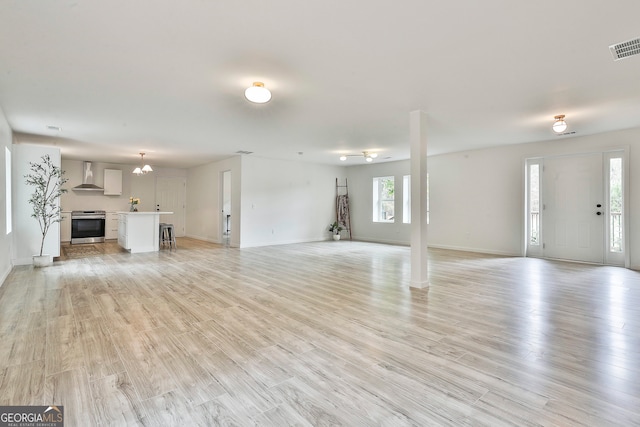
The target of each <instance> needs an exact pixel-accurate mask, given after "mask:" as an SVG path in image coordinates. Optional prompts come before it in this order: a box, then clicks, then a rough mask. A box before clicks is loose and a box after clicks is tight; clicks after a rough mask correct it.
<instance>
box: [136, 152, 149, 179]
mask: <svg viewBox="0 0 640 427" xmlns="http://www.w3.org/2000/svg"><path fill="white" fill-rule="evenodd" d="M147 172H153V169H151V166H149V165H145V164H144V153H140V167H137V168H135V169H134V170H133V173H134V174H136V175H138V176H139V175H144V174H145V173H147Z"/></svg>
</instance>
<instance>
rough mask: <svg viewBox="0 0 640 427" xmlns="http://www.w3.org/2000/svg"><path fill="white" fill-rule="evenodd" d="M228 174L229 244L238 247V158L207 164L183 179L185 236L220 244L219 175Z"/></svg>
mask: <svg viewBox="0 0 640 427" xmlns="http://www.w3.org/2000/svg"><path fill="white" fill-rule="evenodd" d="M225 171H230V173H231V183H230V193H231V206H230V214H231V236H230V242H229V244H230V245H231V246H233V247H239V246H240V233H241V230H240V221H235V220H234V219H235V218H239V217H240V215H241V211H240V209H241V206H240V182H241V171H242V169H241V158H240V156H236V157H232V158H230V159H226V160H223V161H220V162H216V163H210V164H207V165H203V166H198V167H194V168H191V169H189V171H188V175H187V180H188V182H189V185H188V186H187V236H188V237H193V238H195V239H201V240H206V241H209V242H214V243H222V237H223V236H222V233H221V224H222V215H223V213H222V210H223V206H224V205H223V201H222V194H223V188H222V174H223V173H224V172H225Z"/></svg>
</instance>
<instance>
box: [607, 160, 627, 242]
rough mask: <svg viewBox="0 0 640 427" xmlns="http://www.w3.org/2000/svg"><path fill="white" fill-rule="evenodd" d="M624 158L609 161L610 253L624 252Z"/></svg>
mask: <svg viewBox="0 0 640 427" xmlns="http://www.w3.org/2000/svg"><path fill="white" fill-rule="evenodd" d="M623 200H624V199H623V195H622V158H621V157H611V158H610V159H609V251H610V252H622V249H623V248H622V241H623V239H622V236H623V233H622V225H623V224H622V207H623Z"/></svg>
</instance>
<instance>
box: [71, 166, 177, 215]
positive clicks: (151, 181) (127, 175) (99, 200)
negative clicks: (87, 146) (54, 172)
mask: <svg viewBox="0 0 640 427" xmlns="http://www.w3.org/2000/svg"><path fill="white" fill-rule="evenodd" d="M82 164H83V162H82V161H80V160H64V159H63V160H62V169H63V170H64V171H65V177H66V178H69V181H68V182H67V183H66V184H65V188H66V189H68V190H69V191H68V192H67V193H65V194H63V195H62V197H61V199H60V206H61V207H62V210H64V211H74V210H78V211H81V210H104V211H107V212H117V211H128V210H129V197H138V198H140V204H139V205H138V210H139V211H142V212H145V211H147V212H148V211H155V210H156V208H155V205H156V202H155V199H156V178H157V177H159V176H182V177H186V176H187V170H186V169H173V168H159V167H155V166H154V168H153V172H151V173H148V174H146V175H140V176H137V175H134V174H133V173H131V171H133V169H134V167H135V165H125V164H116V163H100V162H92V169H93V171H94V175H93V183H94V184H96V185H97V186H99V187H104V170H105V169H120V170H121V171H122V195H121V196H105V195H104V194H103V193H102V192H100V191H74V190H73V187H75V186H77V185H80V184H82V171H83V169H82Z"/></svg>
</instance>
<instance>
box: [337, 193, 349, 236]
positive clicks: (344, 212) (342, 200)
mask: <svg viewBox="0 0 640 427" xmlns="http://www.w3.org/2000/svg"><path fill="white" fill-rule="evenodd" d="M336 203H337V205H338V206H337V207H338V209H337V213H338V218H337V219H338V224H340V225H342V226H343V227H345V228H348V224H349V196H348V195H346V194H342V195H339V196H338V197H337V200H336Z"/></svg>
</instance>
